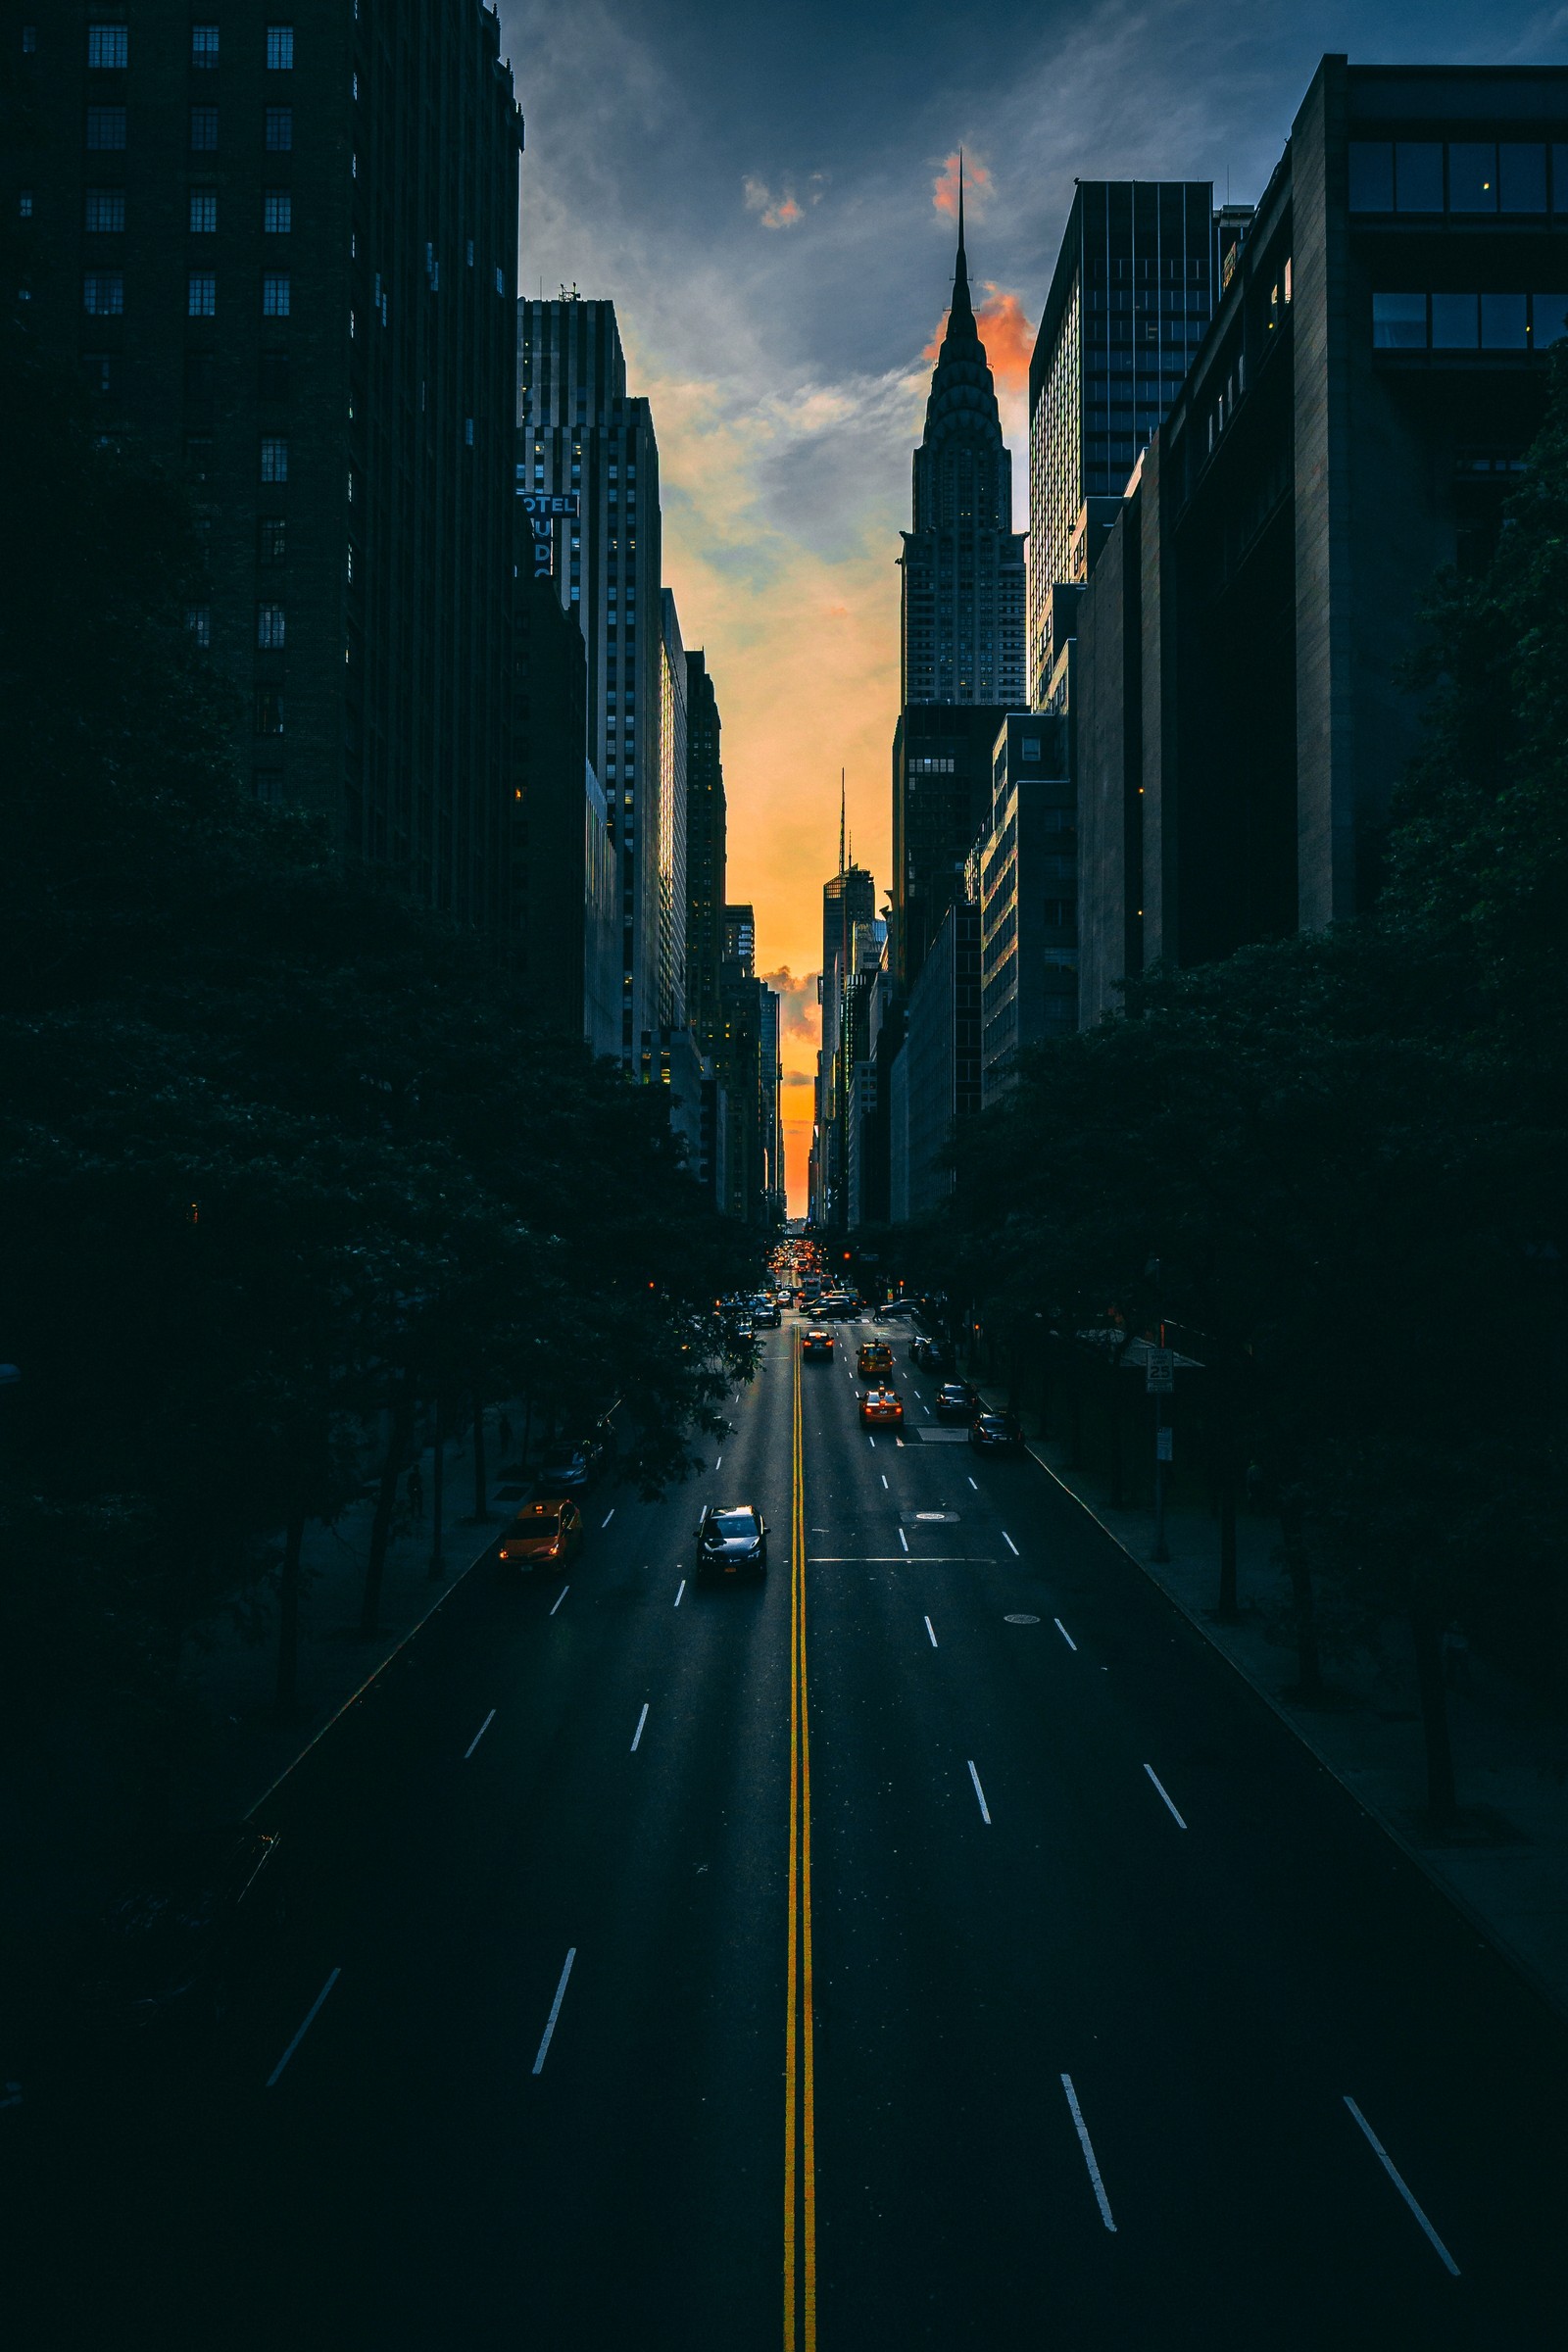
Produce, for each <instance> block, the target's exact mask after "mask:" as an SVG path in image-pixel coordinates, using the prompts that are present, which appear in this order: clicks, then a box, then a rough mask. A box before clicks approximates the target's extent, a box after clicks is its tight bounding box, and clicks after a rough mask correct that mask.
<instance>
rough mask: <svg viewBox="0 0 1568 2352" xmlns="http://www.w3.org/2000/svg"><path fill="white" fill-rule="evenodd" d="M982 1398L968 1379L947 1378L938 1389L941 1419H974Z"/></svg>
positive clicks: (939, 1415)
mask: <svg viewBox="0 0 1568 2352" xmlns="http://www.w3.org/2000/svg"><path fill="white" fill-rule="evenodd" d="M979 1403H980V1399H979V1397H977V1396H976V1395H975V1393H974V1391H973V1389H971V1388H970V1386H969V1383H968V1382H967V1381H966V1380H945V1381H944V1382H943V1384H942V1386H941V1388H940V1389H938V1391H937V1419H938V1420H939V1421H972V1420H973V1419H974V1416H975V1413H976V1411H977V1409H978V1407H979Z"/></svg>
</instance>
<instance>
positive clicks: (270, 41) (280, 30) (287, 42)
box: [267, 25, 294, 73]
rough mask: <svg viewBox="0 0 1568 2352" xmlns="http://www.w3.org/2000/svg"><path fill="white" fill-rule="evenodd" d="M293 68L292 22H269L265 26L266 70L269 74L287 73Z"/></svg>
mask: <svg viewBox="0 0 1568 2352" xmlns="http://www.w3.org/2000/svg"><path fill="white" fill-rule="evenodd" d="M293 68H294V27H293V25H269V26H268V27H267V71H268V72H269V73H292V72H293Z"/></svg>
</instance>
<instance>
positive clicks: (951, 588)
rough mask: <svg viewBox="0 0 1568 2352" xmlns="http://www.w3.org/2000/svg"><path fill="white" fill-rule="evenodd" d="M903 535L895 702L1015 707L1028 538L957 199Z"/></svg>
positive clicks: (1021, 674) (1021, 680) (1021, 679)
mask: <svg viewBox="0 0 1568 2352" xmlns="http://www.w3.org/2000/svg"><path fill="white" fill-rule="evenodd" d="M912 519H913V528H912V529H911V530H907V531H906V532H905V533H904V554H903V557H902V559H901V561H902V564H903V567H904V612H903V664H902V692H901V697H900V699H901V701H902V702H903V703H904V705H905V706H906V707H907V706H908V705H909V704H910V703H987V704H1000V705H1002V706H1004V707H1011V708H1021V707H1022V705H1023V703H1024V700H1025V696H1026V692H1027V674H1028V673H1027V669H1026V664H1025V614H1024V543H1023V539H1022V537H1021V536H1020V534H1019V533H1017V532H1015V531H1014V529H1013V527H1012V459H1011V457H1010V456H1009V454H1008V451H1007V445H1006V443H1005V441H1004V440H1003V438H1002V419H1001V417H1000V415H999V414H998V410H997V394H996V386H995V384H994V383H993V381H992V377H991V369H990V368H989V367H988V366H987V365H986V354H985V346H984V344H983V343H982V342H981V340H980V330H979V327H978V326H977V325H976V323H975V316H974V308H973V305H972V304H971V302H970V299H969V273H968V264H967V261H966V258H965V254H964V245H963V195H962V190H961V188H960V191H959V195H958V254H957V263H956V270H955V274H954V281H953V307H952V309H951V311H950V312H949V315H948V325H947V332H946V333H945V334H944V336H943V338H942V347H941V350H940V351H939V353H938V355H937V364H936V367H935V368H934V369H933V371H932V375H931V392H930V397H929V398H928V400H927V402H926V412H925V432H924V434H923V436H922V438H921V441H920V446H919V448H918V449H917V450H916V451H915V453H914V511H913V517H912Z"/></svg>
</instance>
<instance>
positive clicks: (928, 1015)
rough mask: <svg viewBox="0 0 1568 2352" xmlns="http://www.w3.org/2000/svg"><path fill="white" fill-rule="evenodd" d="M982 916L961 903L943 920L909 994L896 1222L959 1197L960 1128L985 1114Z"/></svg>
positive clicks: (893, 1146)
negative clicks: (955, 1152) (955, 1167)
mask: <svg viewBox="0 0 1568 2352" xmlns="http://www.w3.org/2000/svg"><path fill="white" fill-rule="evenodd" d="M980 1039H981V1007H980V909H979V907H976V906H974V905H972V904H971V903H970V902H969V901H968V900H966V899H962V898H960V899H957V900H956V901H955V902H954V904H953V905H952V906H951V907H949V908H948V911H947V913H946V914H945V915H944V916H943V918H942V921H941V923H940V925H939V926H938V929H937V934H936V937H935V939H934V940H933V941H932V942H931V948H930V953H929V954H928V955H927V956H926V959H925V962H924V965H923V966H922V968H921V972H920V977H919V978H918V980H917V981H916V982H915V984H914V987H913V988H912V989H911V991H910V992H909V999H908V1004H907V1008H906V1026H905V1036H904V1043H903V1046H902V1048H901V1049H900V1052H899V1055H898V1060H897V1063H896V1064H895V1065H894V1072H895V1074H894V1075H892V1076H890V1083H889V1098H890V1117H889V1155H890V1172H889V1188H888V1191H889V1208H890V1211H891V1213H892V1214H893V1215H894V1216H899V1215H900V1214H901V1213H902V1215H904V1216H907V1217H909V1218H918V1217H923V1216H927V1215H929V1214H930V1213H931V1212H932V1211H933V1210H935V1209H938V1208H940V1207H941V1205H942V1203H943V1202H944V1201H946V1200H947V1199H948V1197H949V1195H950V1194H951V1192H952V1190H953V1172H952V1146H953V1138H954V1131H955V1128H956V1124H957V1123H958V1122H959V1121H961V1120H963V1119H967V1118H971V1117H972V1116H973V1115H974V1113H975V1112H976V1111H977V1110H978V1109H979V1108H980ZM895 1155H896V1156H895Z"/></svg>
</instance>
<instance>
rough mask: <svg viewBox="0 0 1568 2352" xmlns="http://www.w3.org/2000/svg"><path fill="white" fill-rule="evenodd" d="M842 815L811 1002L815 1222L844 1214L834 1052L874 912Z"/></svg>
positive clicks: (870, 887)
mask: <svg viewBox="0 0 1568 2352" xmlns="http://www.w3.org/2000/svg"><path fill="white" fill-rule="evenodd" d="M847 855H848V851H847V848H846V834H845V828H844V819H843V814H842V811H841V814H840V818H839V870H838V872H837V873H836V874H834V875H832V876H831V877H830V878H829V880H828V881H827V882H825V883H824V884H823V886H822V970H821V975H820V977H819V979H818V981H817V1001H818V1003H819V1005H821V1009H822V1044H821V1052H820V1054H818V1057H817V1076H816V1132H815V1146H814V1151H813V1155H812V1163H811V1195H810V1216H811V1219H812V1222H813V1223H815V1224H819V1225H832V1224H840V1223H842V1222H843V1216H844V1164H843V1148H844V1084H845V1079H844V1063H843V1056H842V1054H841V1052H840V1043H841V1032H842V1028H843V1015H844V998H845V990H846V987H847V984H848V981H849V977H850V974H851V972H852V971H853V970H854V968H855V967H854V956H855V937H856V932H857V930H858V928H859V927H861V926H863V925H865V924H868V923H870V922H871V921H872V920H873V919H874V917H875V914H876V883H875V880H874V879H873V877H872V875H871V874H870V872H869V871H868V869H867V868H866V867H865V866H863V865H846V864H845V862H844V860H845V858H846V856H847Z"/></svg>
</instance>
